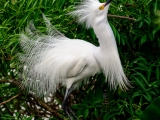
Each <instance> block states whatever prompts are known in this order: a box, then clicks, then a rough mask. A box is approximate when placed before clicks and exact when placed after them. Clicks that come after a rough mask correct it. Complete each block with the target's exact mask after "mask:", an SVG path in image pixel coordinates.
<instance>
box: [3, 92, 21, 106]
mask: <svg viewBox="0 0 160 120" xmlns="http://www.w3.org/2000/svg"><path fill="white" fill-rule="evenodd" d="M20 95H21V94H17V95H15V96H13V97H11V98H10V99H8V100H6V101H4V102H1V103H0V106H2V105H3V104H5V103H8V102H10V101H11V100H13V99H15V98H17V97H19V96H20Z"/></svg>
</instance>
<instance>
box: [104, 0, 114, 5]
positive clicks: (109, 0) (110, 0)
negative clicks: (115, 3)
mask: <svg viewBox="0 0 160 120" xmlns="http://www.w3.org/2000/svg"><path fill="white" fill-rule="evenodd" d="M110 2H112V0H108V1H107V2H106V3H105V5H104V6H106V5H108V4H109V3H110Z"/></svg>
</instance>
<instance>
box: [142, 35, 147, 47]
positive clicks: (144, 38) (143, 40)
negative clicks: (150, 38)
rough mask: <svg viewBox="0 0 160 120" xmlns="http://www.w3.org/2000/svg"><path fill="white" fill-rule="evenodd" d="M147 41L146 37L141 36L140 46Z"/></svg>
mask: <svg viewBox="0 0 160 120" xmlns="http://www.w3.org/2000/svg"><path fill="white" fill-rule="evenodd" d="M146 40H147V35H143V36H142V38H141V41H140V44H141V45H142V44H143V43H145V42H146Z"/></svg>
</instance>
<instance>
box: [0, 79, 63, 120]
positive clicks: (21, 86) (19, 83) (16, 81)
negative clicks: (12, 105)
mask: <svg viewBox="0 0 160 120" xmlns="http://www.w3.org/2000/svg"><path fill="white" fill-rule="evenodd" d="M2 83H11V84H14V85H16V86H19V87H20V89H21V90H22V91H25V86H23V85H22V84H21V81H19V80H0V84H2ZM18 95H19V94H18ZM28 95H30V96H31V97H33V98H34V100H35V101H36V102H37V103H38V104H39V105H40V106H41V107H43V108H44V109H46V110H47V111H49V112H51V113H52V114H53V115H54V116H55V117H57V118H58V119H59V120H63V118H62V115H60V114H58V113H57V112H56V111H55V110H53V109H52V108H51V107H50V106H48V105H47V104H46V103H44V102H43V101H42V100H41V99H39V98H38V97H36V96H35V95H33V94H32V93H31V92H28ZM17 97H18V96H17ZM14 98H16V96H14V97H12V98H11V100H12V99H14ZM9 100H10V99H9ZM11 100H10V101H11ZM4 102H6V101H4ZM0 106H1V103H0Z"/></svg>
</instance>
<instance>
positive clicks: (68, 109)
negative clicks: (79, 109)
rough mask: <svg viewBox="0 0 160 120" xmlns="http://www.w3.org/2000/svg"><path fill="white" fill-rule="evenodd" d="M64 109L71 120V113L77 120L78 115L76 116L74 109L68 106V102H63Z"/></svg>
mask: <svg viewBox="0 0 160 120" xmlns="http://www.w3.org/2000/svg"><path fill="white" fill-rule="evenodd" d="M62 109H63V110H64V112H65V113H66V114H67V116H68V118H69V119H70V120H72V117H71V115H72V116H73V118H74V119H75V120H77V117H76V115H75V113H74V112H73V110H72V109H71V108H70V107H69V106H68V104H67V103H63V104H62Z"/></svg>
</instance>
